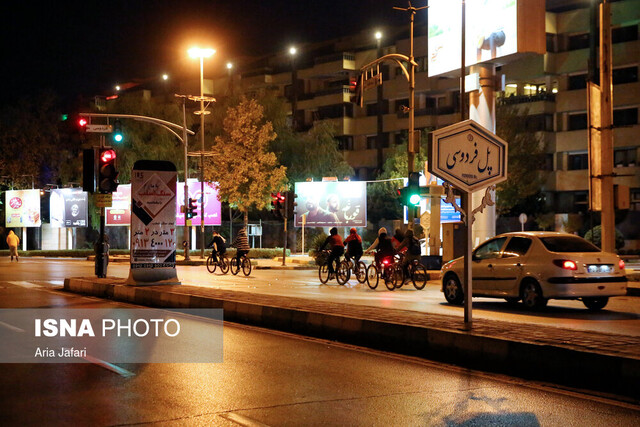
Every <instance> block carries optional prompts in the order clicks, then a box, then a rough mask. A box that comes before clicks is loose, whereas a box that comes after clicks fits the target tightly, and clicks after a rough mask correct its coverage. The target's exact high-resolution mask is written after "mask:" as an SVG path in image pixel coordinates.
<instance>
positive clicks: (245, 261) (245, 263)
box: [229, 254, 252, 276]
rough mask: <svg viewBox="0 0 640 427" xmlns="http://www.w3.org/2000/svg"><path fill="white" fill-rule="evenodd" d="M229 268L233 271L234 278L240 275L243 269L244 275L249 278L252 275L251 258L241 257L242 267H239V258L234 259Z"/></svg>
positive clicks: (245, 255)
mask: <svg viewBox="0 0 640 427" xmlns="http://www.w3.org/2000/svg"><path fill="white" fill-rule="evenodd" d="M229 267H230V269H231V274H233V275H234V276H235V275H236V274H238V272H239V271H240V269H241V268H242V274H244V275H245V276H248V275H250V274H251V268H252V267H251V258H249V257H248V256H247V254H244V255H242V256H241V257H240V265H238V262H237V258H236V257H233V258H231V262H230V265H229Z"/></svg>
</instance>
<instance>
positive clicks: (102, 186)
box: [98, 147, 118, 193]
mask: <svg viewBox="0 0 640 427" xmlns="http://www.w3.org/2000/svg"><path fill="white" fill-rule="evenodd" d="M117 189H118V169H117V168H116V152H115V150H114V149H113V148H111V147H100V148H99V149H98V191H99V192H100V193H113V192H114V191H116V190H117Z"/></svg>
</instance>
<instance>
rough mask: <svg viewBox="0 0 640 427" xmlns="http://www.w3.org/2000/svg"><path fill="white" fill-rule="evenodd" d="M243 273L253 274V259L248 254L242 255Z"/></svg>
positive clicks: (246, 274)
mask: <svg viewBox="0 0 640 427" xmlns="http://www.w3.org/2000/svg"><path fill="white" fill-rule="evenodd" d="M242 273H243V274H244V275H245V276H248V275H250V274H251V260H250V259H249V258H247V257H246V256H245V257H242Z"/></svg>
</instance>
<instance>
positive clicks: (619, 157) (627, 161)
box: [613, 148, 636, 168]
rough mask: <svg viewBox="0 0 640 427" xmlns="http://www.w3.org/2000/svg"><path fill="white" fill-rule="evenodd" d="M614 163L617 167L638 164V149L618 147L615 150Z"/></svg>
mask: <svg viewBox="0 0 640 427" xmlns="http://www.w3.org/2000/svg"><path fill="white" fill-rule="evenodd" d="M613 164H614V165H615V166H616V167H617V168H620V167H625V166H635V165H636V149H635V148H618V149H615V150H613Z"/></svg>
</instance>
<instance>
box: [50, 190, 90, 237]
mask: <svg viewBox="0 0 640 427" xmlns="http://www.w3.org/2000/svg"><path fill="white" fill-rule="evenodd" d="M88 202H89V194H88V193H87V192H86V191H82V188H56V189H52V190H51V196H49V212H50V216H51V227H53V228H64V227H87V226H88V225H89V216H88Z"/></svg>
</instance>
